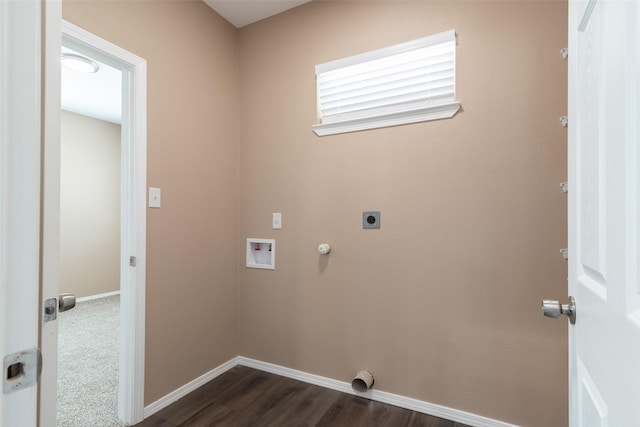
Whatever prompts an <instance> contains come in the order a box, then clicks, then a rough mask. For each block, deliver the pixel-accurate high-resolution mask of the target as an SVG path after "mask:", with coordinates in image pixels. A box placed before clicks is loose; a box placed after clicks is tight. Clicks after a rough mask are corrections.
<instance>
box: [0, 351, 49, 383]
mask: <svg viewBox="0 0 640 427" xmlns="http://www.w3.org/2000/svg"><path fill="white" fill-rule="evenodd" d="M41 369H42V357H41V355H40V349H39V348H32V349H30V350H23V351H19V352H17V353H13V354H8V355H6V356H5V357H4V363H3V369H2V389H3V392H4V394H11V393H15V392H16V391H20V390H23V389H25V388H28V387H31V386H33V385H35V384H36V383H37V382H38V377H39V376H40V371H41Z"/></svg>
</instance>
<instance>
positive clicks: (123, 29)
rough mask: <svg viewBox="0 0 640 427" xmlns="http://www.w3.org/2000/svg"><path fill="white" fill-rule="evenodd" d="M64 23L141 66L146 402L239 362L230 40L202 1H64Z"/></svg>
mask: <svg viewBox="0 0 640 427" xmlns="http://www.w3.org/2000/svg"><path fill="white" fill-rule="evenodd" d="M62 7H63V18H64V19H65V20H67V21H69V22H71V23H73V24H75V25H78V26H80V27H82V28H84V29H86V30H88V31H90V32H92V33H94V34H96V35H98V36H100V37H102V38H104V39H106V40H108V41H110V42H112V43H115V44H116V45H118V46H120V47H122V48H124V49H126V50H128V51H130V52H132V53H134V54H136V55H138V56H141V57H142V58H144V59H146V60H147V68H148V71H147V72H148V87H147V89H148V98H147V102H148V108H147V113H148V124H147V131H148V142H147V143H148V153H147V155H148V184H149V186H153V187H160V188H162V208H161V209H152V210H148V212H147V296H146V303H147V306H146V308H147V310H146V313H147V315H146V376H145V402H146V403H147V404H149V403H151V402H154V401H155V400H157V399H159V398H160V397H163V396H165V395H166V394H168V393H170V392H172V391H174V390H175V389H177V388H178V387H180V386H182V385H184V384H185V383H187V382H189V381H190V380H192V379H194V378H196V377H198V376H200V375H202V374H204V373H206V372H208V371H210V370H211V369H213V368H215V367H216V366H219V365H220V364H221V363H223V362H226V361H227V360H229V359H231V358H233V357H235V356H236V355H237V354H238V350H237V337H236V318H237V313H236V292H237V270H238V267H237V264H238V257H237V248H238V245H237V236H238V225H237V222H238V219H237V218H238V216H237V175H238V154H237V153H238V93H237V85H238V69H237V42H236V39H237V36H236V30H235V29H234V28H233V27H232V26H231V25H230V24H229V23H227V22H226V21H224V20H223V19H222V18H221V17H220V16H218V15H217V14H216V13H215V12H213V11H212V10H211V9H210V8H209V7H207V6H206V5H205V4H204V3H202V2H200V1H188V0H182V1H153V2H152V1H113V0H108V1H96V0H86V1H84V0H82V1H71V0H69V1H64V2H63V5H62Z"/></svg>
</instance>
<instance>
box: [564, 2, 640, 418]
mask: <svg viewBox="0 0 640 427" xmlns="http://www.w3.org/2000/svg"><path fill="white" fill-rule="evenodd" d="M639 18H640V4H639V2H638V1H633V0H629V1H620V0H614V1H608V0H591V1H588V2H587V1H570V3H569V294H570V295H574V296H575V301H576V307H577V319H576V323H575V325H570V326H569V354H570V359H569V377H570V386H569V400H570V411H569V416H570V426H572V427H578V426H580V427H586V426H589V427H591V426H610V427H631V426H640V281H639V279H640V274H639V266H638V264H639V263H638V261H639V258H638V255H639V252H638V242H639V241H640V227H639V224H638V223H639V221H638V220H639V217H638V216H639V215H640V212H639V210H638V203H639V202H640V192H639V191H640V150H639V148H638V143H639V137H640V133H639V132H638V127H639V126H638V124H639V123H640V109H639V103H640V83H639V82H640V62H639V61H640V52H639V50H640V19H639Z"/></svg>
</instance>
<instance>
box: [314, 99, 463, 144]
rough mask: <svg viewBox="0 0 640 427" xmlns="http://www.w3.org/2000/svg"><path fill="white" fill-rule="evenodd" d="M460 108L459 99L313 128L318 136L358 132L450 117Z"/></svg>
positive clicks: (319, 125) (318, 125) (323, 124)
mask: <svg viewBox="0 0 640 427" xmlns="http://www.w3.org/2000/svg"><path fill="white" fill-rule="evenodd" d="M459 109H460V103H459V102H458V101H454V102H448V103H446V104H440V105H432V106H429V107H423V108H418V109H414V110H408V111H402V112H392V113H389V114H382V115H379V116H377V117H374V118H358V119H354V120H347V121H340V122H333V123H321V124H317V125H313V126H311V128H312V129H313V131H314V132H315V133H316V135H318V136H325V135H334V134H338V133H347V132H356V131H360V130H367V129H377V128H381V127H388V126H399V125H405V124H409V123H418V122H425V121H429V120H440V119H450V118H451V117H453V116H454V115H455V114H456V113H457V112H458V110H459Z"/></svg>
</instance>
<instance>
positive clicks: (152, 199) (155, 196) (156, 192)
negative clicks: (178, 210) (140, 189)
mask: <svg viewBox="0 0 640 427" xmlns="http://www.w3.org/2000/svg"><path fill="white" fill-rule="evenodd" d="M161 198H162V196H161V194H160V189H159V188H153V187H149V207H150V208H159V207H160V201H161Z"/></svg>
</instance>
